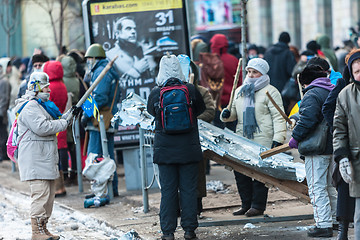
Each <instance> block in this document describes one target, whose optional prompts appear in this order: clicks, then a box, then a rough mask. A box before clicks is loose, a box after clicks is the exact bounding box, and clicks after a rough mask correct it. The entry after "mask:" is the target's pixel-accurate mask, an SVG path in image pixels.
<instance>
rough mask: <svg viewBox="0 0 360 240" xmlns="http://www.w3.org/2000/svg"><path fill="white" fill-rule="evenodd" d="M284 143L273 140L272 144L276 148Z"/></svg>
mask: <svg viewBox="0 0 360 240" xmlns="http://www.w3.org/2000/svg"><path fill="white" fill-rule="evenodd" d="M281 145H282V144H281V143H279V142H277V141H273V142H272V144H271V148H274V147H278V146H281Z"/></svg>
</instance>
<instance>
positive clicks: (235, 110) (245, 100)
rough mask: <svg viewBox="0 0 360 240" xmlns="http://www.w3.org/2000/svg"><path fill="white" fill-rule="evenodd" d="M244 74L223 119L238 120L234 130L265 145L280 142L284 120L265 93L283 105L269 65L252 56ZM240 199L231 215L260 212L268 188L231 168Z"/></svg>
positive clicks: (284, 128)
mask: <svg viewBox="0 0 360 240" xmlns="http://www.w3.org/2000/svg"><path fill="white" fill-rule="evenodd" d="M246 71H247V75H246V78H245V80H244V83H243V85H242V86H240V87H239V88H237V89H236V91H235V95H234V101H233V103H232V105H231V108H230V109H226V108H225V109H223V111H222V113H221V116H220V119H221V121H223V122H232V121H235V120H237V121H238V122H237V125H236V133H237V134H240V135H242V136H244V137H246V138H248V139H250V140H252V141H254V142H256V143H258V144H261V145H263V146H265V147H268V148H270V147H271V148H273V147H276V146H279V145H281V144H282V143H283V142H284V141H285V138H286V122H285V120H284V118H283V117H282V116H281V115H280V113H279V111H278V110H277V109H276V108H275V106H274V105H273V104H272V103H271V101H270V99H269V97H268V96H267V95H266V92H267V91H268V92H269V93H270V95H271V97H272V98H273V99H274V100H275V102H276V103H277V104H278V105H279V106H280V107H281V108H283V107H282V106H283V103H282V99H281V95H280V92H279V91H278V90H277V89H276V88H275V87H273V86H271V85H270V78H269V76H268V75H267V72H268V71H269V64H268V63H267V62H266V61H265V60H263V59H261V58H254V59H251V60H250V61H249V63H248V65H247V66H246ZM234 174H235V180H236V185H237V188H238V192H239V195H240V198H241V202H242V205H241V209H240V210H238V211H236V212H234V213H233V215H246V216H248V217H252V216H257V215H262V214H263V213H264V211H265V208H266V202H267V195H268V188H267V187H266V186H265V185H264V184H263V183H261V182H258V181H256V180H252V179H251V178H250V177H247V176H245V175H243V174H241V173H239V172H236V171H234Z"/></svg>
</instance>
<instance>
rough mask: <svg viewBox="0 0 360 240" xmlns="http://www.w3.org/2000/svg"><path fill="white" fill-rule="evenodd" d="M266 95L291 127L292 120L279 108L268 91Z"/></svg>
mask: <svg viewBox="0 0 360 240" xmlns="http://www.w3.org/2000/svg"><path fill="white" fill-rule="evenodd" d="M266 95H267V96H268V98H269V99H270V101H271V102H272V104H273V105H274V107H275V108H276V109H277V110H278V111H279V113H280V115H281V116H282V117H283V118H284V119H285V121H287V122H288V123H289V124H290V125H291V124H292V122H291V120H290V118H289V117H288V116H287V115H286V114H285V113H284V111H283V110H282V109H281V108H280V107H279V105H277V103H276V102H275V100H274V99H273V98H272V97H271V95H270V93H269V92H268V91H266Z"/></svg>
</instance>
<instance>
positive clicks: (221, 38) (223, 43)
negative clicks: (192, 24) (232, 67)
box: [210, 34, 229, 56]
mask: <svg viewBox="0 0 360 240" xmlns="http://www.w3.org/2000/svg"><path fill="white" fill-rule="evenodd" d="M210 44H211V45H210V48H211V52H212V53H217V54H219V56H221V54H222V53H227V50H228V47H229V41H228V40H227V38H226V36H225V35H224V34H215V35H214V36H213V37H212V38H211V39H210Z"/></svg>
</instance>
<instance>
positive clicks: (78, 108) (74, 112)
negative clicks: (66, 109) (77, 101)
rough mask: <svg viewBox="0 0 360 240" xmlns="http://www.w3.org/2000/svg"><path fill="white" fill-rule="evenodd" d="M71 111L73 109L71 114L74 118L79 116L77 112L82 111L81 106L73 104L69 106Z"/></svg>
mask: <svg viewBox="0 0 360 240" xmlns="http://www.w3.org/2000/svg"><path fill="white" fill-rule="evenodd" d="M71 109H72V111H73V115H74V117H75V118H76V117H77V116H79V114H80V113H81V111H82V108H81V107H76V106H75V105H74V106H72V107H71Z"/></svg>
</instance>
